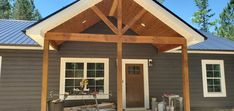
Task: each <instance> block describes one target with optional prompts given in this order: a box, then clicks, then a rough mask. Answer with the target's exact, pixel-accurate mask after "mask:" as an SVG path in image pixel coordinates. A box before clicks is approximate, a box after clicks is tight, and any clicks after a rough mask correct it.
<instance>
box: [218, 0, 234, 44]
mask: <svg viewBox="0 0 234 111" xmlns="http://www.w3.org/2000/svg"><path fill="white" fill-rule="evenodd" d="M219 17H220V20H219V25H220V26H219V27H216V33H217V35H219V36H221V37H225V38H228V39H231V40H234V0H230V2H229V3H228V4H227V6H226V7H225V8H224V9H223V12H222V13H221V14H220V15H219Z"/></svg>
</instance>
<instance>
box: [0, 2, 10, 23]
mask: <svg viewBox="0 0 234 111" xmlns="http://www.w3.org/2000/svg"><path fill="white" fill-rule="evenodd" d="M10 16H11V4H10V2H9V0H0V19H9V18H10Z"/></svg>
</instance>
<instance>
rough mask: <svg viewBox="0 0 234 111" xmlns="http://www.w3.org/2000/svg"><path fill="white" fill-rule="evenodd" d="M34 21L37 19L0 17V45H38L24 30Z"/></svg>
mask: <svg viewBox="0 0 234 111" xmlns="http://www.w3.org/2000/svg"><path fill="white" fill-rule="evenodd" d="M34 23H35V21H24V20H3V19H0V45H13V46H18V45H22V46H32V45H33V46H37V45H38V44H37V43H36V42H35V41H34V40H32V39H31V38H30V37H28V36H27V35H25V34H24V33H23V32H22V30H23V29H25V28H26V27H28V26H30V25H32V24H34Z"/></svg>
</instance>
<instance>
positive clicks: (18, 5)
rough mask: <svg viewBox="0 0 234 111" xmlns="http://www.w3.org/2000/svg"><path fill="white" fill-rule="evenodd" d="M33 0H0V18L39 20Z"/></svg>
mask: <svg viewBox="0 0 234 111" xmlns="http://www.w3.org/2000/svg"><path fill="white" fill-rule="evenodd" d="M41 18H42V17H41V14H40V13H39V11H38V9H36V7H35V5H34V0H0V19H16V20H40V19H41Z"/></svg>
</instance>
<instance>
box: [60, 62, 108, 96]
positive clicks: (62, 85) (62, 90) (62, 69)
mask: <svg viewBox="0 0 234 111" xmlns="http://www.w3.org/2000/svg"><path fill="white" fill-rule="evenodd" d="M66 62H84V63H87V62H92V63H99V62H101V63H104V94H103V95H99V94H98V95H97V98H98V99H109V59H108V58H61V64H60V89H59V94H60V96H59V97H60V99H63V98H64V93H65V63H66ZM84 70H87V69H86V68H84ZM84 72H86V71H84ZM82 99H94V98H93V96H92V95H83V96H79V95H77V96H68V97H67V98H66V100H82Z"/></svg>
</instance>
